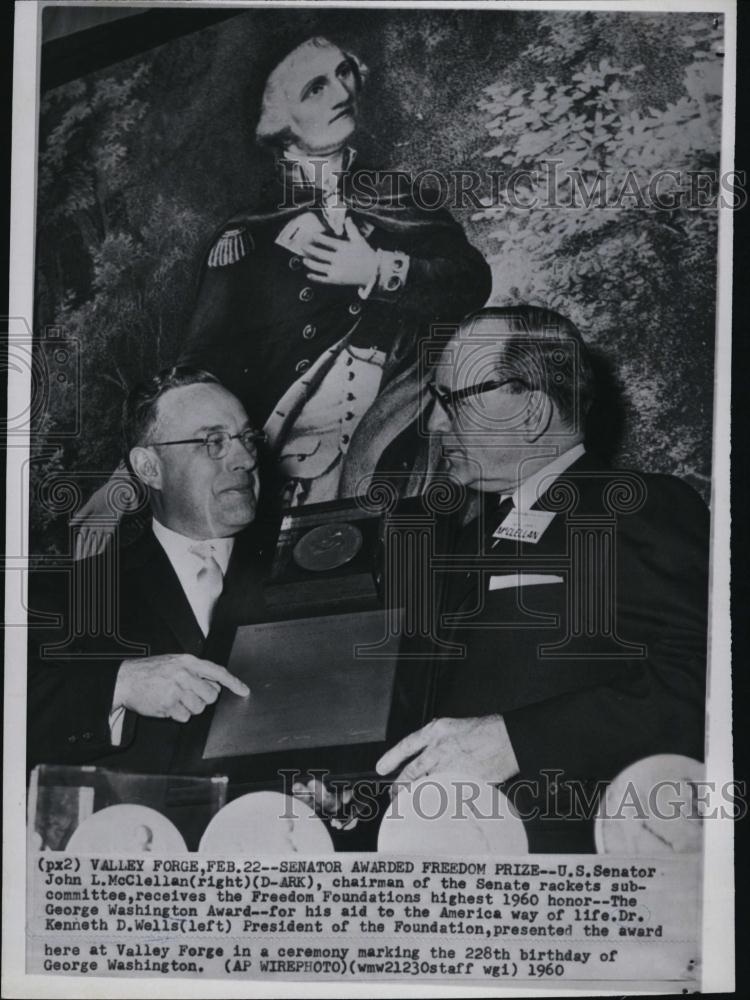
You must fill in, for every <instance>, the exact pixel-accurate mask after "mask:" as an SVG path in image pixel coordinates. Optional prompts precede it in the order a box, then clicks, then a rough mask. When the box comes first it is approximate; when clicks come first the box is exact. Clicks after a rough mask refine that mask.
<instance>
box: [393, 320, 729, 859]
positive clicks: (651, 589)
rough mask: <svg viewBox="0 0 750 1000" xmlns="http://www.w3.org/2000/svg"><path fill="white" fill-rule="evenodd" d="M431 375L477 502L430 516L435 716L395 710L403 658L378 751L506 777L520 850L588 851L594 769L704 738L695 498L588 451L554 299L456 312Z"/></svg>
mask: <svg viewBox="0 0 750 1000" xmlns="http://www.w3.org/2000/svg"><path fill="white" fill-rule="evenodd" d="M431 389H432V393H433V395H434V397H435V407H434V411H433V413H432V416H431V419H430V430H431V431H432V432H433V433H435V434H439V435H440V438H441V442H442V445H443V456H444V459H445V463H446V465H447V467H448V470H449V472H450V474H451V475H452V476H453V477H454V479H455V480H456V481H457V483H458V484H459V487H460V489H468V490H469V491H471V492H470V493H469V494H468V495H469V496H473V498H474V501H475V503H474V509H473V516H469V517H466V516H464V517H463V518H448V519H446V520H445V522H444V523H443V525H442V527H443V529H444V534H443V537H442V539H441V541H440V542H439V546H438V553H437V555H438V561H439V562H440V566H441V568H442V572H441V581H440V582H441V587H442V592H441V596H440V601H439V608H440V614H439V616H438V621H437V623H436V628H435V629H434V630H433V640H437V641H436V642H435V641H433V643H432V645H431V648H430V650H428V651H426V652H425V658H424V660H425V661H426V662H428V663H430V659H431V660H432V662H431V664H430V667H429V670H430V673H431V684H432V703H431V709H430V710H428V714H427V718H430V719H431V721H430V722H428V723H427V725H425V726H424V727H423V728H421V729H419V730H418V731H416V732H411V733H408V734H407V735H404V733H403V729H399V718H400V717H401V716H402V715H403V711H404V709H405V708H406V707H408V702H409V700H410V699H413V698H414V697H416V696H419V697H423V693H424V688H425V686H424V677H423V676H422V674H424V665H422V666H421V667H419V666H415V664H414V660H413V659H407V658H404V661H403V663H402V664H401V666H400V669H399V682H398V686H397V695H396V701H395V705H394V715H393V721H392V735H393V739H396V740H398V742H397V743H396V745H395V746H393V747H392V748H391V749H390V750H389V751H388V752H387V753H386V754H385V755H384V756H383V757H382V758H381V760H380V761H379V762H378V770H379V771H380V773H381V774H393V775H396V776H397V777H398V779H399V783H401V782H403V783H408V782H411V781H414V780H416V779H418V778H420V777H423V776H425V775H427V776H429V775H434V774H437V773H439V772H444V773H445V772H451V773H454V774H456V773H460V774H465V775H467V776H473V777H475V778H477V779H479V780H484V781H490V782H492V783H494V784H501V783H502V784H501V787H502V788H503V789H504V790H505V791H507V793H508V794H509V795H510V796H511V798H513V799H514V801H515V803H516V805H517V807H518V808H519V811H520V812H521V814H522V816H523V817H524V818H525V820H526V829H527V834H528V836H529V844H530V849H531V850H532V851H548V850H549V851H593V850H594V841H593V823H592V822H591V819H592V812H593V809H595V807H596V802H597V800H598V798H599V796H600V794H601V792H602V790H603V788H604V787H605V785H606V782H608V781H610V780H611V779H612V778H614V777H615V776H616V775H617V774H618V773H619V772H620V771H622V770H623V769H624V768H625V767H627V766H628V765H630V764H632V763H634V762H636V761H637V760H639V759H641V758H643V757H647V756H651V755H654V754H660V753H672V754H684V755H687V756H690V757H694V758H699V759H702V757H703V743H704V712H705V704H704V686H705V654H706V606H707V569H708V530H709V522H708V511H707V510H706V507H705V505H704V504H703V502H702V501H701V500H700V498H699V497H698V496H697V495H696V494H695V493H694V492H693V491H692V489H691V488H690V487H688V486H687V485H686V484H685V483H683V482H681V481H680V480H678V479H675V478H673V477H671V476H661V475H643V474H638V473H634V472H629V471H624V470H620V471H614V470H611V469H608V468H607V467H606V465H605V464H604V463H603V462H602V461H601V460H600V459H598V458H597V457H596V456H595V455H593V454H590V453H589V452H587V451H586V448H585V443H584V437H585V435H584V423H585V420H586V417H587V413H588V411H589V408H590V406H591V403H592V401H593V398H594V393H595V386H594V379H593V374H592V369H591V364H590V359H589V357H588V355H587V351H586V347H585V345H584V343H583V342H582V340H581V337H580V334H579V333H578V331H577V330H576V328H575V327H574V326H573V324H572V323H570V322H569V321H568V320H567V319H565V318H564V317H562V316H560V315H558V314H557V313H554V312H552V311H551V310H545V309H535V308H532V307H519V308H516V309H487V310H483V311H481V312H480V313H478V314H476V315H475V316H474V317H472V318H470V319H468V320H466V321H465V322H464V324H462V326H461V328H460V330H459V331H458V333H457V335H456V337H454V339H453V340H452V341H451V343H450V344H449V345H448V346H447V347H446V349H445V351H444V353H443V356H442V359H441V363H440V364H439V365H438V367H437V369H436V372H435V380H434V384H433V385H432V386H431ZM441 556H442V559H441V558H440V557H441ZM447 644H448V645H447ZM450 644H452V654H451V655H450V656H448V655H447V650H448V646H449V645H450ZM405 651H408V652H410V653H414V652H415V649H414V647H409V646H407V647H405ZM545 814H546V815H545Z"/></svg>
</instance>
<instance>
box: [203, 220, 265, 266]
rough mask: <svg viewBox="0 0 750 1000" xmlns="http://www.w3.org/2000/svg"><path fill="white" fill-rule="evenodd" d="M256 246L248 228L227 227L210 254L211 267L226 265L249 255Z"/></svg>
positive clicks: (209, 263) (209, 262)
mask: <svg viewBox="0 0 750 1000" xmlns="http://www.w3.org/2000/svg"><path fill="white" fill-rule="evenodd" d="M253 248H254V244H253V238H252V236H251V235H250V233H249V232H248V231H247V230H246V229H225V230H224V232H223V233H222V234H221V236H220V237H219V239H218V240H217V241H216V243H214V245H213V247H212V248H211V252H210V253H209V255H208V266H209V267H225V266H226V265H227V264H236V263H237V261H240V260H242V258H243V257H247V255H248V254H249V253H250V251H251V250H252V249H253Z"/></svg>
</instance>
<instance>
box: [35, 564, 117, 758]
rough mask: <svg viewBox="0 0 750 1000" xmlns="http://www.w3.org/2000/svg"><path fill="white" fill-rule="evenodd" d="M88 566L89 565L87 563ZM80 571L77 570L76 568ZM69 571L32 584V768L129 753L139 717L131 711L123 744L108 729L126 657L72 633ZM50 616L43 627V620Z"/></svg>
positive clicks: (43, 576) (44, 576) (39, 576)
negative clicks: (116, 740)
mask: <svg viewBox="0 0 750 1000" xmlns="http://www.w3.org/2000/svg"><path fill="white" fill-rule="evenodd" d="M85 562H88V561H85ZM75 571H78V570H77V569H76V570H75ZM69 583H70V576H69V575H68V574H67V573H47V574H42V573H40V574H36V575H34V576H32V579H31V581H30V585H29V595H30V600H29V608H30V616H31V615H33V616H34V618H35V619H37V622H35V623H33V624H30V627H29V638H28V688H27V746H28V764H29V767H34V766H35V765H36V764H41V763H46V764H86V763H89V762H90V761H93V760H95V759H97V758H99V757H101V756H102V755H104V754H107V753H115V752H117V751H118V750H124V749H125V748H126V747H127V746H128V745H129V743H130V742H131V740H132V737H133V731H134V717H133V715H132V713H130V712H126V716H125V721H124V724H123V730H122V737H121V742H120V744H119V746H116V747H113V746H112V740H111V733H110V728H109V714H110V712H111V709H112V699H113V695H114V688H115V682H116V680H117V671H118V670H119V667H120V663H121V662H122V659H124V658H125V656H124V655H123V656H122V657H121V658H117V657H116V655H112V656H107V655H106V653H108V652H111V650H104V648H103V647H102V646H101V645H100V646H98V651H99V653H100V654H101V655H100V656H99V657H97V654H96V647H94V648H87V643H86V642H84V641H81V640H80V639H77V638H76V637H74V636H72V635H71V634H70V632H69V627H70V623H71V615H70V614H69V611H68V596H67V595H68V593H69V590H68V587H69ZM41 615H43V616H44V617H45V621H44V622H43V623H42V622H41V621H40V620H39V619H40V616H41Z"/></svg>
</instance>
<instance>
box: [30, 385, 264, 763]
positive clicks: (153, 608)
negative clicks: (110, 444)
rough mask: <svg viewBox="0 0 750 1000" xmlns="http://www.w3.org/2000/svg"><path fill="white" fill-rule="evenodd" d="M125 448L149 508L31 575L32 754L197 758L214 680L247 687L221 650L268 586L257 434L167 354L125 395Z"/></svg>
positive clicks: (33, 758)
mask: <svg viewBox="0 0 750 1000" xmlns="http://www.w3.org/2000/svg"><path fill="white" fill-rule="evenodd" d="M123 430H124V441H125V454H126V457H127V461H128V464H129V466H130V469H131V471H132V472H133V474H134V475H135V476H136V477H137V478H138V479H139V480H140V481H141V482H142V483H143V484H144V485H145V486H146V488H147V490H148V494H149V498H150V507H151V514H152V520H151V523H150V526H149V528H148V530H147V531H146V532H145V533H144V534H143V535H142V536H141V537H139V538H138V539H137V540H136V541H135V542H134V543H133V544H132V545H130V546H126V547H122V548H120V547H118V546H116V545H112V544H110V545H109V546H108V547H107V548H106V549H105V550H104V551H103V552H102V553H101V554H100V555H97V556H95V557H93V558H89V559H85V560H80V561H78V562H76V563H75V564H74V566H73V567H72V568H70V569H68V570H67V571H66V572H65V573H64V574H55V575H53V576H50V574H44V575H43V576H40V577H38V578H32V581H31V585H30V602H29V606H30V613H31V621H32V626H31V628H30V634H29V685H28V757H29V765H30V766H34V765H35V764H37V763H50V764H84V763H97V764H101V765H103V766H106V767H114V768H122V769H126V770H130V771H137V772H155V773H169V772H175V771H176V772H180V771H185V769H186V768H187V769H192V768H193V766H194V763H195V761H196V760H200V754H201V751H202V747H203V738H204V736H205V731H206V726H207V717H208V716H209V715H210V711H206V709H207V708H210V706H212V705H213V703H214V702H215V701H216V699H217V697H218V695H219V692H220V690H221V688H222V687H224V688H227V689H228V690H229V691H230V692H231V693H232V694H233V695H236V696H241V697H244V696H247V694H248V689H247V687H246V686H245V685H244V684H243V683H242V682H241V681H240V680H239V679H238V678H236V677H234V676H233V675H232V674H230V673H229V672H228V671H227V670H226V669H225V668H224V667H223V666H221V664H222V663H224V662H226V659H227V656H228V653H229V649H230V646H231V642H232V638H233V634H234V630H235V628H236V626H237V625H238V624H242V623H246V622H251V621H257V620H258V616H259V615H261V614H262V607H263V602H262V594H261V588H260V570H259V561H258V552H257V547H256V545H255V543H254V539H253V535H252V527H251V522H252V521H253V518H254V516H255V508H256V503H257V496H258V475H257V460H258V451H257V448H258V441H259V435H258V433H257V432H256V431H255V430H254V429H253V428H252V427H251V426H250V423H249V421H248V418H247V414H246V413H245V410H244V409H243V407H242V405H241V404H240V403H239V401H238V400H237V399H236V398H235V397H234V396H233V395H232V394H231V393H230V392H229V391H228V390H226V389H225V388H224V387H223V386H222V385H221V384H220V383H219V382H218V381H217V379H216V378H215V377H214V376H212V375H210V374H209V373H207V372H202V371H198V370H193V369H188V368H173V369H169V370H167V371H165V372H162V373H160V374H159V375H157V376H156V377H155V378H153V379H151V380H149V381H148V382H145V383H143V384H142V385H140V386H138V387H136V388H135V389H134V390H133V391H132V392H131V393H130V395H129V397H128V399H127V401H126V403H125V408H124V421H123Z"/></svg>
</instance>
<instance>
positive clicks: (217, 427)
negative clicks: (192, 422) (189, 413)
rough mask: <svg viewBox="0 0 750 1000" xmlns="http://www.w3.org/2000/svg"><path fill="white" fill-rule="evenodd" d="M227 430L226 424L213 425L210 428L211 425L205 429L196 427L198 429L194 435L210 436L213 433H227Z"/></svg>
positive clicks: (204, 427)
mask: <svg viewBox="0 0 750 1000" xmlns="http://www.w3.org/2000/svg"><path fill="white" fill-rule="evenodd" d="M226 429H227V428H226V424H211V425H210V426H209V425H205V426H203V427H196V429H195V430H194V431H193V433H194V434H210V433H211V431H225V430H226Z"/></svg>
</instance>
